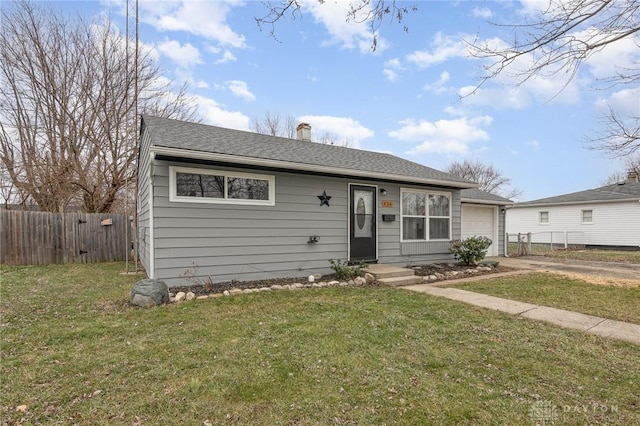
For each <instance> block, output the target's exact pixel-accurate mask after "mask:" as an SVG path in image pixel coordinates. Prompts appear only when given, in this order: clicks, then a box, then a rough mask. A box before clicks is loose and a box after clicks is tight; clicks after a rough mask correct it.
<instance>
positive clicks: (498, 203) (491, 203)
mask: <svg viewBox="0 0 640 426" xmlns="http://www.w3.org/2000/svg"><path fill="white" fill-rule="evenodd" d="M460 201H461V202H463V203H470V204H486V205H489V206H509V207H511V206H513V203H506V202H504V201H497V200H479V199H475V198H461V199H460Z"/></svg>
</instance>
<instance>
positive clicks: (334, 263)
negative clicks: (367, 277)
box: [329, 259, 367, 280]
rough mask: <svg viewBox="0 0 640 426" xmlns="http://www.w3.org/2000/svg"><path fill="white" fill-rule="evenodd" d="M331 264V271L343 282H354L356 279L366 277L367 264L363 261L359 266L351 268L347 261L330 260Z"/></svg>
mask: <svg viewBox="0 0 640 426" xmlns="http://www.w3.org/2000/svg"><path fill="white" fill-rule="evenodd" d="M329 263H330V264H331V269H333V272H335V273H336V275H337V276H338V278H339V279H341V280H352V279H354V278H356V277H361V276H363V275H364V269H366V267H367V264H366V263H365V262H364V260H363V261H361V262H360V263H359V264H358V265H353V266H349V263H348V262H347V261H346V260H345V261H341V260H340V259H338V260H333V259H329Z"/></svg>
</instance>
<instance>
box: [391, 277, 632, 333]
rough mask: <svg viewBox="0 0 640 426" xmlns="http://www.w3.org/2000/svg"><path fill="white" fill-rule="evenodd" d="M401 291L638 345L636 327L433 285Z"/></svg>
mask: <svg viewBox="0 0 640 426" xmlns="http://www.w3.org/2000/svg"><path fill="white" fill-rule="evenodd" d="M498 275H502V274H493V275H492V274H489V275H484V276H483V277H484V278H486V279H489V278H492V277H496V276H498ZM475 278H480V277H475ZM454 282H455V280H448V281H447V282H446V285H450V284H453V283H454ZM442 284H443V283H440V285H442ZM402 288H404V289H407V290H411V291H417V292H420V293H426V294H430V295H432V296H439V297H446V298H448V299H452V300H457V301H460V302H464V303H469V304H471V305H475V306H481V307H483V308H489V309H494V310H496V311H500V312H506V313H509V314H512V315H520V316H523V317H525V318H530V319H534V320H540V321H546V322H550V323H552V324H556V325H559V326H560V327H565V328H573V329H576V330H581V331H584V332H586V333H591V334H597V335H599V336H603V337H609V338H612V339H619V340H625V341H627V342H631V343H635V344H637V345H640V325H637V324H631V323H627V322H622V321H614V320H610V319H606V318H599V317H594V316H592V315H586V314H581V313H578V312H572V311H565V310H563V309H556V308H550V307H548V306H539V305H534V304H531V303H524V302H516V301H514V300H509V299H502V298H500V297H494V296H488V295H486V294H480V293H474V292H472V291H467V290H461V289H457V288H441V287H438V286H437V285H434V284H416V285H410V286H405V287H402Z"/></svg>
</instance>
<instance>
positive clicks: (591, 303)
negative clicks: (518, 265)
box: [449, 273, 640, 324]
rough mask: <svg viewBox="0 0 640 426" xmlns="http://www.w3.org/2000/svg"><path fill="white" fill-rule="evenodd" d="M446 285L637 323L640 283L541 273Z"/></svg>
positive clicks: (638, 319) (639, 321) (639, 314)
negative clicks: (596, 281)
mask: <svg viewBox="0 0 640 426" xmlns="http://www.w3.org/2000/svg"><path fill="white" fill-rule="evenodd" d="M449 287H456V288H460V289H463V290H469V291H475V292H478V293H484V294H488V295H491V296H496V297H504V298H505V299H513V300H517V301H520V302H527V303H533V304H536V305H544V306H550V307H553V308H559V309H566V310H569V311H576V312H581V313H583V314H589V315H595V316H598V317H604V318H609V319H614V320H619V321H626V322H632V323H635V324H640V287H614V286H606V285H596V284H590V283H587V282H584V281H581V280H577V279H572V278H567V277H564V276H562V275H558V274H545V273H536V274H527V275H514V276H509V277H503V278H497V279H490V280H483V281H477V282H471V283H460V284H453V285H451V286H449Z"/></svg>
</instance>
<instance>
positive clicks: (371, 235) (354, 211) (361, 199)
mask: <svg viewBox="0 0 640 426" xmlns="http://www.w3.org/2000/svg"><path fill="white" fill-rule="evenodd" d="M376 214H377V213H376V188H375V187H373V186H362V185H351V189H350V195H349V221H350V223H349V229H350V236H349V241H350V245H349V260H350V261H351V262H360V261H361V260H364V261H374V260H377V250H376V248H377V241H378V235H377V226H376Z"/></svg>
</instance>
